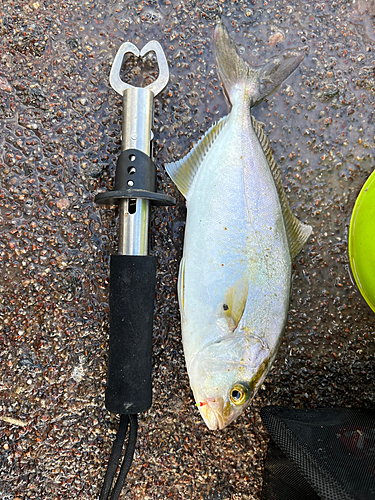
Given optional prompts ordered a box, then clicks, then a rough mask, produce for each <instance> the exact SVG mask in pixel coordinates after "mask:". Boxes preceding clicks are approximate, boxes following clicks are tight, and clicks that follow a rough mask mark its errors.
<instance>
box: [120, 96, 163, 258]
mask: <svg viewBox="0 0 375 500" xmlns="http://www.w3.org/2000/svg"><path fill="white" fill-rule="evenodd" d="M153 107H154V94H153V92H152V91H151V90H149V89H147V88H137V87H131V88H128V89H126V90H124V92H123V121H122V145H121V149H122V151H125V150H127V149H137V150H139V151H142V152H143V153H145V154H147V155H148V156H150V154H151V127H152V122H153ZM129 182H131V181H129ZM149 220H150V202H149V201H148V200H144V199H140V198H138V199H136V200H131V199H130V200H129V199H124V200H120V202H119V245H118V253H119V254H121V255H147V254H148V240H149V234H148V233H149Z"/></svg>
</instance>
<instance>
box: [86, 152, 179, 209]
mask: <svg viewBox="0 0 375 500" xmlns="http://www.w3.org/2000/svg"><path fill="white" fill-rule="evenodd" d="M137 198H142V199H146V200H150V201H151V202H152V203H153V204H155V205H174V204H175V203H176V200H175V199H174V198H173V197H172V196H169V195H168V194H164V193H157V192H156V167H155V164H154V162H153V161H152V159H151V158H150V157H149V156H148V155H146V154H145V153H143V152H142V151H139V150H137V149H127V150H125V151H123V152H122V153H121V155H120V156H119V159H118V161H117V166H116V179H115V189H114V191H107V192H105V193H99V194H97V195H96V196H95V202H96V203H98V204H99V205H118V203H119V200H121V199H137Z"/></svg>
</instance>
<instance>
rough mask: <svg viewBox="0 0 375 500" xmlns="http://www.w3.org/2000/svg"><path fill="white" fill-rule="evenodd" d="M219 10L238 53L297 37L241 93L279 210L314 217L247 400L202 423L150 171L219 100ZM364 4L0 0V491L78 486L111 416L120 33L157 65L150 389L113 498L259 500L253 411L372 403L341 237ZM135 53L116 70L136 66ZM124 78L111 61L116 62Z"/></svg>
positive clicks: (174, 215) (204, 123)
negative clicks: (289, 63)
mask: <svg viewBox="0 0 375 500" xmlns="http://www.w3.org/2000/svg"><path fill="white" fill-rule="evenodd" d="M219 15H220V16H222V18H223V20H224V22H225V24H226V25H227V26H228V28H230V31H231V33H232V36H234V38H235V39H236V41H237V42H238V43H240V44H241V46H242V51H243V54H244V57H246V58H248V59H249V60H250V61H252V62H253V63H254V64H260V63H261V62H262V61H264V59H265V58H266V57H267V56H270V55H274V54H277V53H278V52H279V51H281V50H282V49H284V48H287V47H289V46H297V45H298V46H299V45H306V46H308V48H309V54H308V56H307V57H306V58H305V60H304V62H303V63H302V64H301V67H300V68H299V69H298V70H297V71H296V72H295V73H294V74H293V75H292V76H291V78H289V80H288V81H287V82H286V84H284V85H283V86H282V87H281V88H280V89H279V91H278V92H277V93H275V94H273V95H272V96H270V97H269V98H268V99H267V100H266V101H265V102H263V103H262V104H261V105H259V106H258V107H257V108H256V109H254V110H253V113H254V115H255V116H256V118H258V119H259V120H261V121H262V122H263V123H264V124H265V130H266V132H267V134H268V136H269V139H270V142H271V145H272V148H273V149H274V152H275V158H276V161H277V163H278V164H279V165H280V167H281V170H282V178H283V182H284V185H285V189H286V191H287V195H288V197H289V200H290V203H291V205H292V207H293V210H294V212H295V214H296V215H297V216H298V217H299V218H300V219H301V220H303V221H305V222H307V223H308V224H310V225H312V226H313V230H314V233H313V236H312V237H311V239H310V240H309V242H308V244H307V245H306V247H305V249H304V250H303V251H302V252H301V254H300V255H299V256H298V258H297V260H296V262H295V266H294V286H293V294H292V300H291V306H290V313H289V319H288V324H287V327H286V330H285V335H284V339H283V342H282V345H281V348H280V351H279V355H278V357H277V359H276V362H275V364H274V367H273V369H272V370H271V371H270V373H269V375H268V377H267V379H266V381H265V383H264V385H263V387H262V389H261V391H260V392H259V394H258V395H257V396H256V398H255V400H254V403H253V404H252V406H251V407H250V408H249V409H248V410H247V411H246V413H245V414H244V415H243V416H242V417H240V418H239V419H238V420H237V421H236V422H235V423H234V424H233V425H231V426H230V427H228V428H227V429H225V430H224V431H221V432H211V431H208V430H207V429H206V428H205V425H204V423H203V422H202V420H201V418H200V416H199V414H198V411H197V409H196V408H195V406H194V401H193V397H192V393H191V392H190V389H189V384H188V379H187V375H186V371H185V366H184V359H183V353H182V345H181V338H180V326H179V314H178V306H177V298H176V282H177V270H178V263H179V259H180V257H181V253H182V242H183V229H184V219H185V213H186V212H185V205H184V200H183V198H182V196H181V195H179V193H178V192H177V191H176V189H175V187H174V186H173V184H172V182H171V181H170V180H169V178H168V177H167V175H166V174H165V172H164V170H163V164H164V163H167V162H169V161H173V160H176V159H178V158H180V157H181V156H183V155H184V154H185V153H186V152H187V151H188V150H189V149H190V147H191V145H192V144H193V143H194V142H195V141H197V139H198V138H199V137H200V136H201V135H202V134H203V133H204V132H205V131H206V130H207V129H208V128H209V126H210V125H211V124H212V122H214V121H216V120H217V119H218V118H219V117H221V116H223V115H224V114H225V113H226V112H227V107H226V103H225V99H224V96H223V92H222V89H221V86H220V82H219V80H218V76H217V73H216V69H215V64H214V59H213V53H212V49H213V46H212V32H213V27H214V25H215V21H216V19H217V17H218V16H219ZM374 16H375V9H374V7H373V6H372V2H370V1H368V2H366V1H364V0H357V1H356V2H354V1H353V2H352V1H349V0H347V1H330V2H306V1H303V0H300V1H291V0H289V1H283V0H273V1H267V0H264V1H262V2H260V1H258V0H253V1H244V2H242V1H240V0H238V1H235V0H231V1H228V2H227V1H226V2H224V1H222V0H220V1H217V0H215V1H213V0H211V1H210V0H208V1H191V0H185V1H179V0H170V1H168V0H167V1H166V2H159V1H157V0H150V1H148V2H146V1H134V0H129V1H123V2H122V1H114V0H106V1H104V0H98V1H97V2H95V3H94V2H85V1H78V0H76V1H74V0H67V1H64V2H60V1H57V0H45V1H43V0H35V1H34V0H31V1H10V0H4V1H3V2H2V3H1V5H0V33H1V41H0V128H1V134H0V259H1V266H0V325H1V326H0V334H1V337H0V338H1V343H0V361H1V371H0V497H1V498H2V499H6V498H7V499H11V500H17V499H41V500H47V499H48V500H55V499H56V500H57V499H64V500H65V499H68V498H78V497H79V498H80V499H82V500H89V499H90V500H91V499H93V498H97V497H98V494H99V491H100V487H101V483H102V479H103V476H104V471H105V467H106V462H107V460H108V456H109V452H110V449H111V445H112V441H113V439H114V436H115V432H116V429H117V425H118V418H117V417H116V416H113V415H110V414H109V413H108V412H107V411H106V409H105V407H104V390H105V377H106V363H107V335H108V261H109V255H110V254H111V253H114V252H115V251H116V237H117V235H116V228H117V223H116V211H115V210H112V209H110V208H107V209H103V208H98V207H97V206H95V204H94V203H93V198H94V196H95V194H96V193H97V192H99V191H104V190H107V189H108V188H111V187H112V186H113V180H114V171H115V161H116V159H117V157H118V155H119V152H120V142H121V137H120V133H121V98H120V96H118V95H117V94H116V93H115V92H114V91H113V90H112V89H111V88H110V86H109V83H108V76H109V71H110V66H111V62H112V61H113V58H114V56H115V53H116V51H117V49H118V47H119V46H120V44H121V43H122V42H124V41H132V42H133V43H134V44H135V45H137V46H138V47H139V48H141V47H142V46H143V45H144V44H145V43H146V42H147V41H149V40H151V39H157V40H158V41H159V42H160V43H161V44H162V46H163V48H164V50H165V53H166V56H167V58H168V62H169V66H170V72H171V76H170V82H169V85H168V87H167V88H166V90H165V91H164V92H163V93H162V94H161V95H160V96H159V98H158V99H157V101H156V112H155V129H154V132H155V144H154V150H155V161H156V163H157V165H158V167H159V172H158V189H159V190H163V191H165V192H167V193H169V194H172V195H174V196H176V197H177V199H178V203H177V205H176V207H174V208H168V209H163V208H158V209H155V210H154V211H153V214H152V241H153V248H152V253H153V254H154V255H156V256H157V258H158V280H157V305H156V310H155V324H154V370H153V381H154V403H153V406H152V408H151V410H150V411H148V412H147V413H146V414H144V415H143V416H142V417H141V421H140V431H139V441H138V445H137V451H136V455H135V459H134V462H133V466H132V469H131V471H130V474H129V478H128V482H127V485H126V488H125V489H124V493H123V496H122V498H124V499H125V498H129V499H130V498H131V499H135V500H136V499H158V498H163V499H165V498H173V499H183V500H185V499H192V500H198V499H205V500H214V499H215V500H218V499H225V500H229V499H232V500H240V499H241V500H246V499H258V498H259V495H260V490H261V473H262V464H263V460H264V457H265V451H266V445H267V440H268V436H267V433H266V431H265V430H264V428H263V427H262V424H261V421H260V417H259V411H260V409H261V408H262V407H263V406H265V405H268V404H277V405H287V406H291V407H296V408H309V407H312V408H318V407H324V406H347V407H363V408H374V371H375V368H374V351H375V349H374V330H375V315H374V313H373V312H371V311H370V310H369V308H368V307H367V306H366V304H365V303H364V301H363V299H362V298H361V297H360V295H359V294H358V292H357V290H356V288H355V287H354V286H353V284H352V282H351V279H350V276H349V269H348V254H347V236H348V225H349V220H350V215H351V212H352V209H353V206H354V202H355V199H356V196H357V195H358V193H359V191H360V188H361V186H362V185H363V183H364V181H365V180H366V178H367V176H368V175H369V174H370V173H371V171H372V170H373V168H374V158H373V157H374V151H375V125H374V103H375V31H374V29H375V17H374ZM155 71H156V70H155V67H154V65H153V62H152V60H151V61H146V62H145V64H144V67H143V69H142V71H141V72H140V73H139V71H138V67H137V66H135V65H134V61H130V62H128V64H127V65H126V68H125V72H127V75H128V76H127V77H128V78H129V80H130V81H132V82H137V84H141V83H142V81H145V82H146V83H147V82H148V81H149V80H150V78H152V77H154V76H155ZM124 78H125V76H124Z"/></svg>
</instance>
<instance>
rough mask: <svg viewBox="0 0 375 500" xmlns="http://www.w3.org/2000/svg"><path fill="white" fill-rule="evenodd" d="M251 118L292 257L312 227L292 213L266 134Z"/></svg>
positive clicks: (305, 239)
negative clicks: (271, 182) (268, 170)
mask: <svg viewBox="0 0 375 500" xmlns="http://www.w3.org/2000/svg"><path fill="white" fill-rule="evenodd" d="M251 120H252V124H253V127H254V130H255V133H256V134H257V136H258V139H259V142H260V144H261V146H262V149H263V152H264V154H265V157H266V159H267V161H268V165H269V167H270V170H271V172H272V177H273V180H274V182H275V186H276V189H277V193H278V195H279V200H280V205H281V209H282V213H283V217H284V224H285V229H286V234H287V238H288V244H289V252H290V255H291V257H292V259H294V258H295V257H296V255H297V254H298V252H299V251H300V250H301V248H302V247H303V245H304V244H305V243H306V241H307V239H308V237H309V236H310V234H311V232H312V228H311V226H308V225H306V224H302V222H300V221H299V220H298V219H297V218H296V217H294V215H293V214H292V211H291V209H290V206H289V203H288V200H287V197H286V194H285V191H284V188H283V184H282V181H281V176H280V170H279V168H278V166H277V165H276V162H275V159H274V157H273V154H272V151H271V146H270V144H269V142H268V139H267V136H266V134H265V133H264V131H263V128H262V125H261V124H260V123H259V122H258V121H257V120H256V119H255V118H254V117H253V116H252V117H251Z"/></svg>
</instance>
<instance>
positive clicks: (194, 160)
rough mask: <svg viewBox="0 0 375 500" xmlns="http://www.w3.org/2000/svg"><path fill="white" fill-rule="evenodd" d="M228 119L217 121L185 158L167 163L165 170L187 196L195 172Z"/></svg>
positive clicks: (225, 117)
mask: <svg viewBox="0 0 375 500" xmlns="http://www.w3.org/2000/svg"><path fill="white" fill-rule="evenodd" d="M227 119H228V117H227V116H224V117H223V118H221V120H219V121H218V122H217V123H215V124H214V125H213V126H212V127H211V128H210V129H209V130H208V131H207V132H206V133H205V135H204V136H203V137H202V139H201V140H200V141H199V142H198V143H197V144H196V145H195V146H194V148H193V149H192V150H191V151H190V152H189V153H188V154H187V155H186V156H184V158H182V159H181V160H178V161H175V162H174V163H167V164H166V165H165V170H166V171H167V173H168V175H169V176H170V178H171V179H172V181H173V182H174V183H175V184H176V186H177V187H178V189H179V191H180V192H181V193H182V194H183V195H184V196H185V198H186V197H187V195H188V192H189V189H190V186H191V185H192V183H193V180H194V177H195V174H196V173H197V171H198V170H199V167H200V165H201V164H202V162H203V160H204V158H205V157H206V155H207V153H208V151H209V150H210V149H211V147H212V145H213V143H214V142H215V140H216V139H217V137H218V135H219V133H220V131H221V130H222V129H223V127H224V125H225V123H226V122H227Z"/></svg>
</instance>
